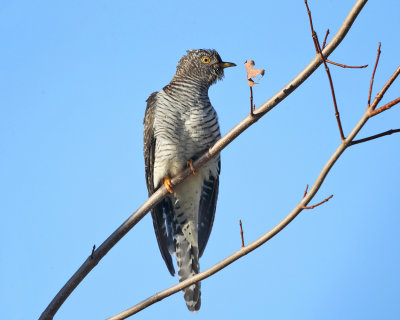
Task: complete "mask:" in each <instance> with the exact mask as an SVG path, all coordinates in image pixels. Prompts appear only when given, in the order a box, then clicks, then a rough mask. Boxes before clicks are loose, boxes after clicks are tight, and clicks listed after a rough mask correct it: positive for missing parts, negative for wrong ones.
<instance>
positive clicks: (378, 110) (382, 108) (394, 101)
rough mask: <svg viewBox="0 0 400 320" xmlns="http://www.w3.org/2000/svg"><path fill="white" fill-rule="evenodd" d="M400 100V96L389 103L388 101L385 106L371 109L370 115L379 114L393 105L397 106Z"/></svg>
mask: <svg viewBox="0 0 400 320" xmlns="http://www.w3.org/2000/svg"><path fill="white" fill-rule="evenodd" d="M399 102H400V97H399V98H397V99H394V100H393V101H390V102H388V103H386V104H385V105H384V106H382V107H380V108H379V109H376V110H374V111H371V113H370V115H371V117H373V116H376V115H377V114H379V113H381V112H383V111H385V110H388V109H390V108H391V107H393V106H395V105H396V104H398V103H399Z"/></svg>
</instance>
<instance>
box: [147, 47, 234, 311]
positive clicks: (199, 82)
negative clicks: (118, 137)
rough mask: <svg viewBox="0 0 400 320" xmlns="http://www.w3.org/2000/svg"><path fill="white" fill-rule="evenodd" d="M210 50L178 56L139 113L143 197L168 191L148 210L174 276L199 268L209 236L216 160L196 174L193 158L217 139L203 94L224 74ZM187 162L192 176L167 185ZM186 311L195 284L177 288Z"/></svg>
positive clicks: (195, 298)
mask: <svg viewBox="0 0 400 320" xmlns="http://www.w3.org/2000/svg"><path fill="white" fill-rule="evenodd" d="M232 66H235V64H234V63H231V62H223V61H222V60H221V57H220V56H219V54H218V52H217V51H215V50H189V51H187V55H186V56H184V57H182V58H181V59H180V60H179V64H178V66H177V68H176V74H175V76H174V77H173V78H172V80H171V82H170V83H169V84H168V85H166V86H165V87H164V88H163V89H162V90H160V91H158V92H154V93H152V94H151V95H150V97H149V98H148V99H147V108H146V113H145V117H144V139H143V140H144V159H145V167H146V182H147V189H148V192H149V196H150V195H152V194H153V193H154V192H155V191H156V190H157V189H158V188H159V187H160V186H162V184H165V185H166V187H167V189H168V191H169V192H170V193H169V195H168V196H167V197H166V198H164V200H162V201H161V202H160V203H159V204H158V205H156V206H155V207H154V208H153V209H152V210H151V215H152V218H153V225H154V230H155V233H156V236H157V241H158V246H159V248H160V251H161V255H162V257H163V259H164V261H165V263H166V265H167V267H168V270H169V272H170V273H171V275H174V274H175V269H174V266H173V263H172V259H171V255H175V257H176V261H177V266H178V275H179V280H180V281H183V280H185V279H187V278H189V277H191V276H193V275H195V274H197V273H198V272H199V257H201V255H202V254H203V251H204V248H205V246H206V244H207V241H208V238H209V236H210V232H211V228H212V225H213V221H214V214H215V207H216V202H217V198H218V185H219V173H220V168H221V162H220V158H219V156H218V157H215V158H214V159H212V160H210V161H209V162H208V163H207V164H206V165H204V166H203V167H202V168H201V169H199V170H198V172H196V171H194V169H193V166H192V160H196V159H197V158H198V157H200V156H201V155H202V154H203V153H204V152H205V151H207V150H208V149H209V148H210V147H211V146H213V145H214V144H215V142H216V141H217V140H218V139H219V138H220V130H219V125H218V119H217V114H216V112H215V110H214V108H213V107H212V105H211V103H210V99H209V97H208V89H209V87H210V86H211V85H212V84H213V83H215V82H216V81H217V80H219V79H221V78H222V77H223V76H224V68H227V67H232ZM186 166H190V168H191V169H192V172H193V175H191V176H190V177H188V179H187V180H186V181H185V182H184V183H182V184H180V185H179V186H177V187H175V188H174V189H172V186H171V183H170V178H171V177H173V176H174V175H176V174H177V173H179V172H180V171H181V170H183V169H184V168H185V167H186ZM183 294H184V298H185V301H186V305H187V307H188V309H189V310H190V311H197V310H199V309H200V304H201V293H200V283H197V284H193V285H191V286H189V287H188V288H186V289H184V290H183Z"/></svg>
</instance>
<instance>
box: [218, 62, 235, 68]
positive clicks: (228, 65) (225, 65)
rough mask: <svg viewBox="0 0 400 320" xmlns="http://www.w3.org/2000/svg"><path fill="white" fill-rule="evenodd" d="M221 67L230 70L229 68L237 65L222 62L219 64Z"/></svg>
mask: <svg viewBox="0 0 400 320" xmlns="http://www.w3.org/2000/svg"><path fill="white" fill-rule="evenodd" d="M218 64H219V66H220V67H222V68H224V69H225V68H229V67H236V64H235V63H233V62H220V63H218Z"/></svg>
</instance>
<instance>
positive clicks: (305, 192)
mask: <svg viewBox="0 0 400 320" xmlns="http://www.w3.org/2000/svg"><path fill="white" fill-rule="evenodd" d="M307 191H308V185H307V186H306V190H304V194H303V198H305V197H306V195H307Z"/></svg>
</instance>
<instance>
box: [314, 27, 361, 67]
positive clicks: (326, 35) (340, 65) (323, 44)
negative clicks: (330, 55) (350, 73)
mask: <svg viewBox="0 0 400 320" xmlns="http://www.w3.org/2000/svg"><path fill="white" fill-rule="evenodd" d="M328 35H329V29H328V30H326V34H325V38H324V42H323V43H322V49H321V50H324V49H325V45H326V40H327V39H328ZM326 62H328V63H330V64H333V65H335V66H338V67H342V68H350V69H362V68H366V67H368V65H367V64H365V65H363V66H348V65H346V64H341V63H337V62H333V61H331V60H328V59H326Z"/></svg>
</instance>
